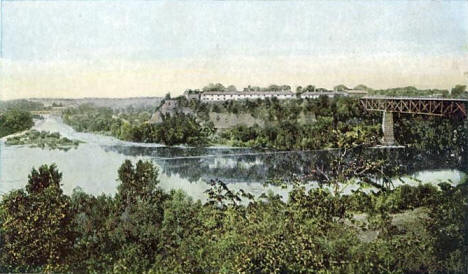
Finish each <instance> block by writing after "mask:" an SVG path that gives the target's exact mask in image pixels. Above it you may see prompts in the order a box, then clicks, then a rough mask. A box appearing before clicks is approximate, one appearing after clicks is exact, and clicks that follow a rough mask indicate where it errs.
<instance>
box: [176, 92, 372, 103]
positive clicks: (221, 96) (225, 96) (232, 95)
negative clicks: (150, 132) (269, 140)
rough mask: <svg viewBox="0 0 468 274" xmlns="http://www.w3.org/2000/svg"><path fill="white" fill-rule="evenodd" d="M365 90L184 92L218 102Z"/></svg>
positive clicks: (341, 94) (354, 94)
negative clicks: (298, 92) (297, 92)
mask: <svg viewBox="0 0 468 274" xmlns="http://www.w3.org/2000/svg"><path fill="white" fill-rule="evenodd" d="M366 94H367V92H366V91H363V90H348V91H320V92H304V93H301V94H296V93H294V92H290V91H248V92H246V91H210V92H201V93H185V96H186V97H187V99H189V100H191V99H194V100H201V101H202V102H219V101H228V100H246V99H250V100H256V99H267V98H273V97H276V98H277V99H280V100H282V99H295V98H303V99H306V98H309V99H316V98H319V97H320V96H327V97H329V98H333V97H337V96H364V95H366Z"/></svg>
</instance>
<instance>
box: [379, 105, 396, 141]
mask: <svg viewBox="0 0 468 274" xmlns="http://www.w3.org/2000/svg"><path fill="white" fill-rule="evenodd" d="M382 131H383V135H384V136H383V141H382V143H383V145H386V146H392V145H394V144H395V134H394V133H393V112H389V111H384V112H383V115H382Z"/></svg>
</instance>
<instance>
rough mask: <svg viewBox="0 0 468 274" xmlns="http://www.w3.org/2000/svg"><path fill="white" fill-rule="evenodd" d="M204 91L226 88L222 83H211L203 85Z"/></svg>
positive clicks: (223, 89) (224, 89)
mask: <svg viewBox="0 0 468 274" xmlns="http://www.w3.org/2000/svg"><path fill="white" fill-rule="evenodd" d="M203 91H226V88H225V87H224V86H223V85H222V84H221V83H216V84H213V83H210V84H209V85H207V86H205V87H203Z"/></svg>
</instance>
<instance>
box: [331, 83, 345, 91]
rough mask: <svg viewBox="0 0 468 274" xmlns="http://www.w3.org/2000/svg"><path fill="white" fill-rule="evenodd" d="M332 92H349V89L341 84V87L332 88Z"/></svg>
mask: <svg viewBox="0 0 468 274" xmlns="http://www.w3.org/2000/svg"><path fill="white" fill-rule="evenodd" d="M333 90H334V91H346V90H349V88H348V87H347V86H345V85H343V84H341V85H337V86H335V87H333Z"/></svg>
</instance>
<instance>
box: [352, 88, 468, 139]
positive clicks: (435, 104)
mask: <svg viewBox="0 0 468 274" xmlns="http://www.w3.org/2000/svg"><path fill="white" fill-rule="evenodd" d="M359 101H360V103H361V106H362V107H363V108H364V109H365V110H366V111H380V112H382V113H383V115H382V131H383V133H384V138H383V143H384V144H385V145H393V144H395V135H394V132H393V113H394V112H397V113H410V114H422V115H432V116H441V117H447V118H452V119H466V117H467V111H466V104H467V103H468V100H467V99H456V98H438V97H383V96H373V97H362V98H360V100H359Z"/></svg>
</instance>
